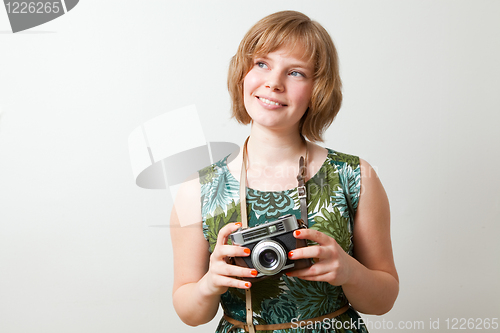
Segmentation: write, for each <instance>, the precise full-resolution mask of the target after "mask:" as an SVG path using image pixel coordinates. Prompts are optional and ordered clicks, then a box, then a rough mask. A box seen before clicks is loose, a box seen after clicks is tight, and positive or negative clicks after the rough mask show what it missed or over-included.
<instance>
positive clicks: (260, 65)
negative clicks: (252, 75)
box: [256, 61, 267, 68]
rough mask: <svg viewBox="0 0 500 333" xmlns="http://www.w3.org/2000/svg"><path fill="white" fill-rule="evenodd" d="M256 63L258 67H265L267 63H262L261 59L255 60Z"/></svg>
mask: <svg viewBox="0 0 500 333" xmlns="http://www.w3.org/2000/svg"><path fill="white" fill-rule="evenodd" d="M256 65H257V66H258V67H259V68H267V65H266V64H265V63H263V62H262V61H257V62H256Z"/></svg>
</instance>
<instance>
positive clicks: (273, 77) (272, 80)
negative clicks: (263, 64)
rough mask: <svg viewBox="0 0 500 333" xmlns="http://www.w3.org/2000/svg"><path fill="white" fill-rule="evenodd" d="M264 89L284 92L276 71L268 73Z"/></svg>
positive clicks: (279, 76) (279, 75)
mask: <svg viewBox="0 0 500 333" xmlns="http://www.w3.org/2000/svg"><path fill="white" fill-rule="evenodd" d="M266 88H269V89H271V90H272V91H284V90H285V86H284V85H283V80H282V78H281V74H280V73H278V72H277V71H274V72H271V73H269V75H268V76H267V78H266Z"/></svg>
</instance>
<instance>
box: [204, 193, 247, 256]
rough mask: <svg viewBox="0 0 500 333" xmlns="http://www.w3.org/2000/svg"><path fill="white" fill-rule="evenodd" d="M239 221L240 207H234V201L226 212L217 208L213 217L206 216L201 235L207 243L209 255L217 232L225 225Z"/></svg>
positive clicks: (215, 241)
mask: <svg viewBox="0 0 500 333" xmlns="http://www.w3.org/2000/svg"><path fill="white" fill-rule="evenodd" d="M238 221H241V210H240V205H236V204H235V203H234V201H231V203H230V204H229V205H228V206H227V207H226V211H224V210H223V209H222V208H220V207H217V208H215V211H214V216H211V215H210V214H209V215H208V216H207V218H206V220H205V223H204V225H203V233H204V235H205V238H206V239H207V240H208V243H209V250H210V253H212V252H213V250H214V248H215V244H216V243H217V235H218V234H219V230H220V229H222V228H223V227H224V226H225V225H226V224H228V223H233V222H238Z"/></svg>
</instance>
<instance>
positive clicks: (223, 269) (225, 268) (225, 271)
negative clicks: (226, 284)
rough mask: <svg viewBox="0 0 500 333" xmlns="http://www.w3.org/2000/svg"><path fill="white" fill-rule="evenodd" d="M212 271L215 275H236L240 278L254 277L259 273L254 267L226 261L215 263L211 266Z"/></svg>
mask: <svg viewBox="0 0 500 333" xmlns="http://www.w3.org/2000/svg"><path fill="white" fill-rule="evenodd" d="M211 272H212V273H214V274H215V275H221V276H234V277H240V278H245V277H246V278H254V277H256V276H257V274H258V272H257V270H256V269H254V268H248V267H242V266H237V265H230V264H227V263H226V262H219V263H216V264H214V265H213V266H212V268H211Z"/></svg>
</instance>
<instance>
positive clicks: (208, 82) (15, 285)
mask: <svg viewBox="0 0 500 333" xmlns="http://www.w3.org/2000/svg"><path fill="white" fill-rule="evenodd" d="M284 9H295V10H299V11H302V12H304V13H305V14H307V15H309V16H310V17H311V18H313V19H315V20H317V21H318V22H320V23H321V24H323V25H324V26H325V27H326V29H327V30H328V31H329V32H330V33H331V35H332V37H333V39H334V41H335V43H336V45H337V48H338V52H339V56H340V61H341V63H340V65H341V74H342V78H343V83H344V103H343V107H342V109H341V112H340V114H339V116H338V118H337V120H336V121H335V123H334V125H332V127H331V128H330V130H329V131H328V133H327V134H326V141H325V143H324V145H325V146H327V147H330V148H333V149H336V150H339V151H342V152H346V153H351V154H356V155H359V156H361V157H362V158H364V159H366V160H367V161H369V162H370V163H371V164H372V165H373V166H374V167H376V169H377V170H378V173H379V175H380V177H381V179H382V182H383V183H384V185H385V188H386V190H387V192H388V195H389V197H390V202H391V207H392V238H393V246H394V254H395V260H396V264H397V268H398V271H399V275H400V280H401V282H400V289H401V291H400V295H399V298H398V300H397V302H396V304H395V306H394V309H393V310H392V311H391V312H390V313H389V314H387V315H384V316H383V317H372V316H367V317H365V318H368V320H371V321H377V322H378V325H381V323H382V320H385V321H386V322H387V321H393V322H394V325H397V323H398V322H399V321H404V322H407V321H409V322H413V321H424V322H425V325H426V326H425V327H426V329H428V328H429V320H430V319H431V318H432V320H437V319H440V330H435V331H442V332H444V331H446V322H445V320H446V319H447V318H454V317H457V318H466V319H468V318H474V319H476V318H480V319H485V318H494V317H497V318H498V317H500V301H499V299H500V288H499V282H498V281H500V260H499V259H500V249H499V245H498V235H499V232H500V227H499V223H498V222H499V215H500V195H499V187H500V177H499V171H498V166H499V163H500V154H499V148H500V147H499V143H500V134H499V133H500V131H499V130H498V126H499V124H500V97H499V96H500V94H499V93H498V91H499V90H500V62H499V59H500V1H484V0H479V1H473V0H469V1H443V0H433V1H396V0H392V1H389V0H387V1H305V0H301V1H290V0H288V1H253V2H243V1H201V0H200V1H182V2H180V1H178V2H177V1H176V2H168V1H152V0H151V1H138V0H136V1H118V0H113V1H91V0H82V1H80V3H79V4H78V5H77V6H76V7H75V8H74V9H73V10H72V11H70V12H69V13H68V14H66V15H64V16H62V17H60V18H58V19H56V20H54V21H52V22H49V23H47V24H44V25H42V26H39V27H35V28H33V29H30V30H28V31H26V32H24V33H17V34H12V33H11V32H10V31H9V30H10V26H9V23H8V18H7V14H6V12H5V11H4V10H3V8H0V32H1V33H0V112H2V113H1V115H0V332H7V333H10V332H30V333H31V332H51V333H55V332H61V333H63V332H64V333H67V332H85V333H88V332H103V333H104V332H106V333H125V332H148V333H153V332H213V331H214V329H215V327H216V325H217V321H218V318H217V319H214V320H213V321H212V322H210V323H209V324H207V325H204V326H201V327H197V328H191V327H189V326H186V325H184V324H183V323H182V322H181V321H180V320H179V319H178V317H177V315H176V314H175V312H174V309H173V307H172V299H171V287H172V272H171V270H172V249H171V243H170V235H169V228H168V227H157V226H158V225H161V226H167V225H168V222H169V221H168V220H169V213H170V208H171V198H170V194H169V193H168V192H167V191H165V190H145V189H142V188H139V187H137V186H136V185H135V180H134V178H133V175H132V171H131V166H130V161H129V154H128V143H127V140H128V135H129V133H130V132H131V131H132V130H133V129H135V128H136V127H138V126H140V125H141V124H142V123H143V122H145V121H147V120H149V119H151V118H153V117H155V116H158V115H160V114H163V113H165V112H167V111H171V110H174V109H177V108H179V107H182V106H185V105H189V104H195V105H196V106H197V108H198V112H199V115H200V118H201V123H202V126H203V129H204V134H205V137H206V139H207V141H228V142H234V143H237V144H241V143H242V142H243V140H244V138H245V137H246V136H247V135H248V133H249V128H248V127H243V126H241V125H238V124H236V122H234V121H232V120H230V119H229V99H228V94H227V91H226V72H227V66H228V61H229V59H230V57H231V56H232V55H233V54H234V52H235V51H236V48H237V46H238V43H239V41H240V39H241V38H242V37H243V35H244V33H245V32H246V31H247V30H248V29H249V28H250V26H251V25H252V24H254V23H255V22H256V21H257V20H259V19H260V18H262V17H264V16H265V15H267V14H270V13H272V12H275V11H278V10H284ZM173 134H175V133H173ZM410 324H411V323H410ZM371 331H372V332H385V331H386V330H384V329H373V330H371ZM405 331H410V330H405Z"/></svg>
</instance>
